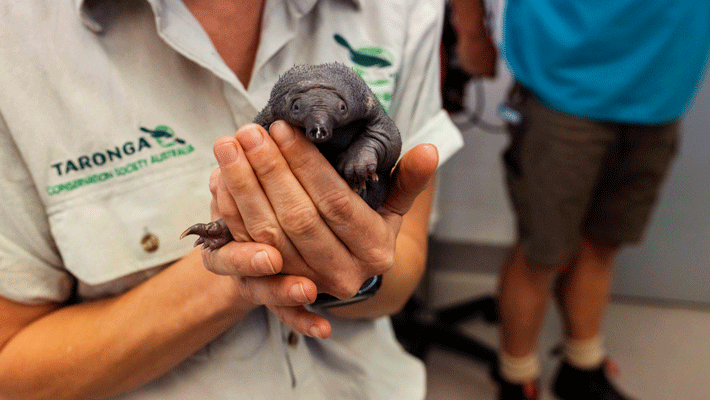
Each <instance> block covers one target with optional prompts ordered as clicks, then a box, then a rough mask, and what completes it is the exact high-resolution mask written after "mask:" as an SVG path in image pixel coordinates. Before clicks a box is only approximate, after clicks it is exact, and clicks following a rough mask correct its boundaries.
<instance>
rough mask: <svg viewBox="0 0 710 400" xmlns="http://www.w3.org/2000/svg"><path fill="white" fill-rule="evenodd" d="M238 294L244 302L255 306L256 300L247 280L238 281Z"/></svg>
mask: <svg viewBox="0 0 710 400" xmlns="http://www.w3.org/2000/svg"><path fill="white" fill-rule="evenodd" d="M238 286H239V294H240V295H241V296H242V298H244V300H246V301H248V302H249V303H252V304H255V302H256V299H255V298H254V291H253V290H252V288H251V285H250V284H249V281H248V280H247V279H239V285H238Z"/></svg>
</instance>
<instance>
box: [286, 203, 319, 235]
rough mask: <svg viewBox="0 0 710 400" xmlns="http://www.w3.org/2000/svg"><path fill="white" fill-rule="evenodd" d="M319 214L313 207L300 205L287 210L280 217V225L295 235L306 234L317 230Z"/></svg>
mask: <svg viewBox="0 0 710 400" xmlns="http://www.w3.org/2000/svg"><path fill="white" fill-rule="evenodd" d="M319 220H320V215H319V214H318V211H317V210H316V209H315V207H312V206H301V207H297V208H294V209H292V210H289V212H288V213H286V214H285V215H283V216H282V217H281V221H280V222H281V226H282V227H283V228H284V230H285V231H287V232H289V233H292V234H295V235H297V236H303V235H308V234H311V233H313V232H315V231H316V230H317V227H318V225H319V224H318V222H319Z"/></svg>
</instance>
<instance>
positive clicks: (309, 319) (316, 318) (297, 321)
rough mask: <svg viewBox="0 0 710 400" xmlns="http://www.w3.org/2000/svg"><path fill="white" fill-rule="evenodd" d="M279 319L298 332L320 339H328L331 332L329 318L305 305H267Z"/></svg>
mask: <svg viewBox="0 0 710 400" xmlns="http://www.w3.org/2000/svg"><path fill="white" fill-rule="evenodd" d="M267 307H268V308H269V310H270V311H271V312H272V313H274V315H276V317H277V318H278V319H280V320H281V321H283V322H284V323H286V324H287V325H289V326H290V327H291V328H293V329H294V330H295V331H296V332H298V333H300V334H302V335H307V336H311V337H315V338H319V339H327V338H328V337H330V334H331V330H332V328H331V325H330V322H328V320H327V319H325V318H323V317H321V316H320V315H318V314H316V313H314V312H311V311H308V310H307V309H306V308H305V307H303V306H296V307H284V306H267Z"/></svg>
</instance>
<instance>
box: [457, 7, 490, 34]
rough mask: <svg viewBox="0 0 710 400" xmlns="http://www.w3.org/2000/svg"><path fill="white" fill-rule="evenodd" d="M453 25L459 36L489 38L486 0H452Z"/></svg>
mask: <svg viewBox="0 0 710 400" xmlns="http://www.w3.org/2000/svg"><path fill="white" fill-rule="evenodd" d="M451 8H452V11H453V24H454V26H455V27H456V29H457V31H458V33H459V34H465V35H468V36H471V37H475V36H480V37H483V36H486V37H487V36H488V30H487V29H486V24H485V21H486V5H485V1H484V0H451Z"/></svg>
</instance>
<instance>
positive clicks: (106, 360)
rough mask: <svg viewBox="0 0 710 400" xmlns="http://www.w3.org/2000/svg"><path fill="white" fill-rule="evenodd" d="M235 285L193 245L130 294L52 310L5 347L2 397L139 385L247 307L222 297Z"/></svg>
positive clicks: (64, 395) (100, 393)
mask: <svg viewBox="0 0 710 400" xmlns="http://www.w3.org/2000/svg"><path fill="white" fill-rule="evenodd" d="M230 284H233V283H232V281H231V278H227V277H219V276H216V275H213V274H211V273H210V272H207V271H206V270H205V269H204V267H203V266H202V262H201V258H200V254H199V252H198V251H193V252H192V253H191V254H190V255H188V256H187V257H185V258H184V259H182V260H180V261H178V262H176V263H175V264H173V265H172V266H170V267H168V268H166V269H165V270H164V271H162V272H161V273H160V274H158V275H156V276H155V277H153V278H151V279H149V280H148V281H146V282H144V283H143V284H142V285H140V286H138V287H136V288H134V289H133V290H131V291H129V292H127V293H125V294H124V295H121V296H119V297H116V298H111V299H107V300H101V301H96V302H90V303H83V304H78V305H73V306H68V307H64V308H61V309H59V310H57V311H54V312H52V313H49V314H47V315H46V316H44V317H42V318H40V319H38V320H37V321H35V322H33V323H31V324H29V325H28V326H26V327H25V328H24V329H22V330H21V331H19V332H18V333H17V334H16V335H15V336H14V337H13V338H12V339H11V340H10V341H9V342H8V343H7V344H6V345H5V347H4V348H3V349H2V351H0V398H2V399H3V400H5V399H8V400H9V399H15V398H18V399H19V398H21V399H33V398H42V399H45V398H51V399H72V398H76V399H89V398H103V397H107V396H111V395H116V394H120V393H123V392H126V391H128V390H131V389H133V388H136V387H139V386H141V385H143V384H145V383H147V382H149V381H151V380H153V379H155V378H156V377H158V376H160V375H162V374H164V373H165V372H167V371H168V370H170V369H171V368H172V367H174V366H175V365H176V364H178V363H179V362H181V361H182V360H184V359H185V358H187V357H188V356H189V355H191V354H192V353H194V352H195V351H197V350H198V349H200V348H202V347H203V346H204V345H205V344H206V343H208V342H209V341H211V340H212V339H213V338H215V337H216V336H218V335H219V334H220V333H222V332H224V331H225V330H226V329H228V328H229V327H230V326H232V325H233V324H234V323H235V322H236V321H237V320H239V319H240V318H241V317H242V316H243V315H244V314H245V313H247V312H248V310H249V309H250V307H248V306H246V305H243V306H235V305H234V304H230V302H231V301H233V300H234V299H226V298H223V297H224V296H223V293H225V292H227V291H225V290H224V287H220V286H221V285H230Z"/></svg>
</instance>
